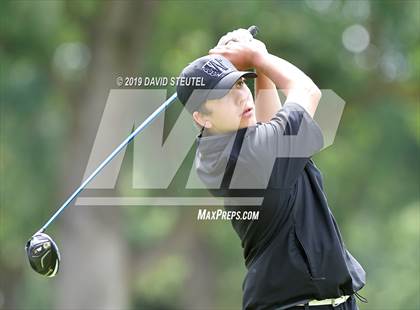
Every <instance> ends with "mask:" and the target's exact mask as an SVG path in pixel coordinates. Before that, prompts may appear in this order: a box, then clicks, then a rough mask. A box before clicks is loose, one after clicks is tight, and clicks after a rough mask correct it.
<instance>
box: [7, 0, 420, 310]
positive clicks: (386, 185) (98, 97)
mask: <svg viewBox="0 0 420 310" xmlns="http://www.w3.org/2000/svg"><path fill="white" fill-rule="evenodd" d="M0 7H1V9H0V19H1V30H0V65H1V86H0V87H1V141H0V147H1V154H0V155H1V163H0V176H1V179H0V181H1V192H0V193H1V200H0V206H1V213H0V216H1V217H0V219H1V222H0V227H1V249H0V277H1V285H0V308H2V309H71V308H72V309H97V308H108V309H116V308H121V309H239V308H240V306H241V285H242V280H243V276H244V274H245V267H244V264H243V259H242V252H241V246H240V242H239V239H238V238H237V236H236V235H235V233H234V231H233V230H232V227H231V225H230V224H229V223H228V222H226V221H217V222H214V221H208V222H205V223H204V222H198V221H197V220H196V214H197V209H196V208H171V207H119V208H118V207H114V208H112V207H111V208H95V207H92V208H89V207H86V208H77V207H76V208H73V207H72V208H71V209H72V210H70V209H69V210H66V212H65V214H64V215H63V216H62V217H60V218H59V220H57V222H56V223H55V224H54V225H53V227H52V228H51V230H50V231H49V232H50V233H51V234H52V235H53V236H54V238H55V239H56V240H57V241H58V243H59V246H60V249H61V250H62V254H63V262H62V263H63V265H66V266H71V267H68V269H65V267H63V270H62V272H61V273H60V274H59V275H58V276H57V277H56V278H54V279H48V280H47V279H45V278H42V277H40V276H39V275H37V274H35V273H34V272H33V271H32V270H31V269H30V268H29V266H28V264H27V262H26V257H25V253H24V251H23V247H24V244H25V242H26V240H27V239H28V238H29V237H30V236H31V234H32V233H34V232H35V231H36V229H38V228H39V227H40V226H41V225H42V224H43V223H44V221H46V219H47V218H48V217H49V216H50V215H51V214H52V212H53V211H54V210H55V209H56V208H57V207H58V206H59V205H60V203H61V202H62V201H63V200H64V198H65V197H67V195H68V194H69V193H71V192H72V190H73V189H74V188H75V187H76V186H77V185H78V183H79V182H80V180H81V178H82V175H83V171H84V168H85V165H86V163H87V159H88V156H89V152H90V149H91V145H92V142H93V140H94V138H95V134H96V129H97V125H98V121H99V119H100V116H101V115H102V112H103V107H104V104H105V99H106V97H107V95H108V92H109V89H110V88H115V78H116V77H117V76H119V75H122V76H176V75H177V74H178V73H179V72H180V70H181V69H182V68H183V67H184V66H185V65H186V64H187V63H188V62H190V61H191V60H193V59H194V58H197V57H199V56H202V55H204V54H206V52H207V51H208V49H209V48H211V47H212V46H214V45H215V44H216V43H217V41H218V38H219V37H220V36H221V35H223V34H224V33H226V32H228V31H231V30H233V29H236V28H246V27H248V26H249V25H253V24H256V25H258V26H259V28H260V34H259V38H260V39H261V40H262V41H264V42H265V43H266V45H267V47H268V50H269V51H270V52H271V53H272V54H275V55H277V56H279V57H282V58H284V59H286V60H288V61H290V62H292V63H293V64H295V65H297V66H298V67H299V68H301V69H302V70H303V71H304V72H305V73H307V74H308V75H309V76H310V77H311V78H312V79H313V80H314V81H315V83H316V84H317V85H318V86H319V87H320V88H321V89H332V90H334V91H335V92H336V93H337V94H338V95H339V96H340V97H342V98H343V99H344V100H345V101H346V106H345V110H344V114H343V116H342V119H341V123H340V126H339V129H338V132H337V136H336V138H335V141H334V144H333V146H331V147H329V148H327V149H326V150H324V151H323V152H321V153H319V154H317V155H316V156H315V158H314V160H315V162H316V163H317V165H318V167H320V169H321V170H322V172H323V176H324V181H325V189H326V193H327V196H328V199H329V204H330V207H331V209H332V211H333V213H334V215H335V217H336V219H337V221H338V223H339V225H340V229H341V231H342V234H343V237H344V240H345V242H346V245H347V247H348V248H349V250H350V252H351V253H352V254H353V255H354V256H355V257H356V258H357V259H358V260H359V261H360V263H361V264H362V265H363V267H364V268H365V270H366V272H367V285H366V286H365V288H364V289H363V290H362V291H361V294H362V295H363V296H365V297H366V298H367V299H368V300H369V303H368V304H362V303H359V307H360V309H361V310H364V309H366V310H367V309H419V308H420V301H419V296H420V294H419V293H420V270H419V261H420V259H419V258H420V257H419V247H420V240H419V226H420V224H419V216H420V215H419V141H420V139H419V138H420V133H419V94H420V92H419V85H420V84H419V71H420V44H419V35H418V29H419V28H420V27H419V26H420V22H419V21H420V4H419V2H418V1H328V0H325V1H277V2H269V1H243V2H242V1H230V2H225V1H196V2H187V1H160V2H159V1H146V2H142V1H136V2H130V1H3V2H2V4H1V5H0ZM353 25H360V26H361V27H358V28H357V27H356V28H357V29H358V31H359V32H357V31H356V32H353V34H352V33H351V31H350V30H351V29H353V30H354V29H355V28H354V27H353V28H350V30H349V28H348V27H351V26H353ZM360 29H362V30H361V32H360ZM363 29H364V30H363ZM346 30H349V31H350V32H349V31H347V32H346ZM364 31H367V33H368V34H369V40H368V42H366V37H363V34H366V32H364ZM345 33H347V35H348V34H349V33H350V37H348V36H346V35H345ZM351 34H352V35H353V36H352V35H351ZM363 38H364V39H363ZM363 40H364V41H363ZM170 91H172V90H170ZM169 112H170V113H169V116H171V115H172V118H174V115H175V116H176V115H177V111H176V110H171V111H169ZM170 120H171V118H170V117H169V118H168V121H170ZM127 180H129V178H127ZM124 184H125V185H123V186H121V187H122V188H121V189H119V193H121V194H123V193H124V188H125V187H130V184H129V183H128V184H127V183H124ZM86 240H94V241H93V242H90V243H89V246H87V245H86V244H84V243H83V241H86ZM79 245H80V246H79ZM103 253H109V255H107V254H106V255H102V254H103ZM73 257H79V258H80V261H79V260H78V261H77V262H74V263H73V264H72V263H71V262H69V260H70V259H71V260H73ZM79 267H80V268H79ZM290 281H293V279H290Z"/></svg>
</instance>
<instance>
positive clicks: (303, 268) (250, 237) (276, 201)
mask: <svg viewBox="0 0 420 310" xmlns="http://www.w3.org/2000/svg"><path fill="white" fill-rule="evenodd" d="M249 68H253V69H255V73H254V72H252V71H243V70H246V69H249ZM180 77H183V78H186V79H188V78H192V77H195V78H199V79H200V80H201V81H202V82H203V83H201V84H200V85H196V86H194V85H190V86H185V85H184V86H181V85H180V86H178V87H177V94H178V98H179V99H180V101H181V102H182V103H183V104H184V105H185V108H186V109H187V110H188V111H189V112H190V113H191V114H192V117H193V119H194V122H195V123H196V124H197V126H199V128H200V129H201V132H200V135H199V136H198V137H197V142H198V147H197V152H196V158H195V169H196V172H197V174H198V176H199V178H200V179H201V180H202V181H203V182H204V184H206V186H207V187H208V188H209V189H210V190H211V191H212V193H214V194H215V195H217V196H220V195H223V196H224V197H227V198H231V200H230V202H232V201H233V202H234V201H235V199H240V198H250V197H251V198H252V196H253V195H254V196H255V195H256V194H257V195H256V196H260V197H263V198H262V203H260V204H259V205H258V206H254V207H251V206H249V205H248V206H247V205H242V206H241V205H237V204H236V205H235V204H234V203H230V204H226V205H225V208H226V209H228V210H231V211H232V210H234V211H236V212H244V211H245V210H250V209H253V210H258V211H259V217H258V219H253V220H244V219H242V218H241V217H240V216H239V217H235V218H234V219H232V225H233V228H234V229H235V231H236V232H237V234H238V236H239V238H240V239H241V244H242V247H243V249H244V259H245V265H246V267H247V274H246V276H245V279H244V282H243V309H314V310H315V309H346V310H347V309H352V310H354V309H358V307H357V305H356V299H355V297H354V296H357V297H358V298H359V299H360V300H362V301H365V299H364V298H363V297H361V296H360V295H359V294H357V291H358V290H360V289H361V288H362V287H363V286H364V285H365V271H364V270H363V268H362V267H361V265H360V264H359V263H358V262H357V260H356V259H355V258H354V257H353V256H352V255H351V254H350V253H349V251H347V249H346V246H345V244H344V242H343V240H342V237H341V234H340V231H339V228H338V225H337V223H336V221H335V219H334V216H333V215H332V213H331V210H330V208H329V207H328V202H327V199H326V195H325V192H324V189H323V181H322V175H321V172H320V171H319V169H318V168H317V167H316V166H315V164H314V162H313V161H312V159H311V156H312V155H313V154H314V153H316V152H317V151H319V150H320V149H321V148H322V147H323V137H322V132H321V130H320V128H319V126H318V125H317V124H316V122H315V121H314V120H313V116H314V114H315V111H316V109H317V106H318V103H319V100H320V98H321V91H320V90H319V89H318V87H317V86H316V85H315V84H314V82H313V81H312V80H311V79H310V78H309V77H308V76H306V75H305V73H303V72H302V71H301V70H299V69H298V68H296V67H295V66H294V65H292V64H291V63H289V62H287V61H286V60H283V59H281V58H279V57H276V56H274V55H272V54H270V53H269V52H268V51H267V49H266V47H265V44H264V43H262V42H261V41H259V40H256V39H254V38H253V37H252V36H251V34H250V33H249V32H248V31H247V30H245V29H238V30H235V31H233V32H230V33H228V34H226V35H225V36H223V37H222V38H221V39H220V41H219V43H218V45H217V46H216V47H215V48H213V49H211V50H210V52H209V55H207V56H204V57H201V58H199V59H197V60H195V61H193V62H192V63H190V64H189V65H188V66H187V67H186V68H184V70H183V71H182V72H181V74H180ZM247 78H255V102H254V99H253V96H252V93H251V91H250V89H249V88H248V86H247V85H246V83H245V79H247ZM277 89H280V90H281V91H282V92H283V93H284V94H285V96H286V101H285V103H284V105H283V106H281V103H280V100H279V97H278V93H277ZM226 201H227V200H226ZM238 201H240V200H238ZM238 214H240V213H238Z"/></svg>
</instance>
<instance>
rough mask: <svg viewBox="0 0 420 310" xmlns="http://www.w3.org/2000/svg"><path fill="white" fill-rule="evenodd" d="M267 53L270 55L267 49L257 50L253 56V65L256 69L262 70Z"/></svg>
mask: <svg viewBox="0 0 420 310" xmlns="http://www.w3.org/2000/svg"><path fill="white" fill-rule="evenodd" d="M267 55H269V54H268V52H267V51H261V50H257V51H255V52H254V54H253V56H252V67H253V68H255V69H256V70H261V68H262V67H263V64H264V62H265V58H266V57H267Z"/></svg>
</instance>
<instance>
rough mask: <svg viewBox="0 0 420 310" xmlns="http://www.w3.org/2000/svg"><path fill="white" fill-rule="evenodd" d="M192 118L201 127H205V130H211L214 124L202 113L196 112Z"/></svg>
mask: <svg viewBox="0 0 420 310" xmlns="http://www.w3.org/2000/svg"><path fill="white" fill-rule="evenodd" d="M192 117H193V119H194V121H195V122H196V123H197V124H199V125H200V126H201V127H205V128H211V127H212V123H211V121H210V120H209V119H208V118H207V117H206V116H205V115H203V114H202V113H200V112H198V111H194V112H193V114H192Z"/></svg>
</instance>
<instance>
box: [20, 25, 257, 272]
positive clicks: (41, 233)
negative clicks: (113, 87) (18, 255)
mask: <svg viewBox="0 0 420 310" xmlns="http://www.w3.org/2000/svg"><path fill="white" fill-rule="evenodd" d="M248 31H249V32H250V33H251V34H252V36H253V37H255V36H256V35H257V33H258V28H257V26H251V27H249V28H248ZM176 99H177V94H176V93H174V94H173V95H172V96H170V97H169V99H167V100H166V101H165V102H164V103H163V104H162V105H161V106H160V107H159V108H157V109H156V110H155V111H154V112H153V113H152V114H151V115H150V116H149V117H148V118H146V120H145V121H143V123H141V124H140V125H139V126H138V127H137V128H136V129H135V130H134V131H133V132H132V133H131V134H130V135H129V136H128V137H127V138H126V139H125V140H124V141H123V142H122V143H121V144H120V145H119V146H118V147H117V148H116V149H115V150H114V151H113V152H112V153H111V154H110V155H109V156H108V157H107V158H106V159H105V160H104V161H103V162H102V163H101V164H100V165H99V166H98V168H96V169H95V171H93V172H92V174H91V175H89V176H88V177H87V178H86V180H84V181H83V183H82V184H81V185H80V186H79V187H78V188H77V189H76V190H75V191H74V192H73V194H71V195H70V197H69V198H68V199H67V200H66V201H65V202H64V203H63V204H62V205H61V207H60V208H59V209H58V210H57V211H56V212H55V213H54V214H53V215H52V216H51V218H50V219H49V220H48V221H47V222H46V223H45V224H44V226H42V227H41V229H39V230H38V231H37V232H36V233H35V234H34V235H33V236H32V237H31V238H30V239H29V240H28V242H27V243H26V246H25V250H26V254H27V256H28V260H29V264H30V266H31V267H32V269H33V270H35V271H36V272H38V273H39V274H42V275H44V276H47V277H53V276H55V275H56V274H57V272H58V269H59V265H60V252H59V250H58V247H57V245H56V243H55V242H54V241H53V240H52V238H51V237H50V236H48V235H47V234H46V233H45V230H46V229H47V227H48V226H49V225H50V224H51V223H52V222H53V221H54V220H55V219H56V218H57V217H58V216H59V215H60V214H61V212H63V210H64V209H65V208H66V207H68V206H69V205H70V203H71V202H72V201H73V200H74V198H76V197H77V196H78V195H79V194H80V193H81V191H82V190H83V189H84V188H85V187H86V186H87V185H88V184H89V182H90V181H92V179H93V178H94V177H95V176H96V175H97V174H98V173H99V172H100V171H101V170H102V169H103V168H104V167H105V166H106V165H107V164H108V163H109V162H110V161H111V160H112V159H113V158H114V157H115V156H116V155H117V154H118V153H119V152H120V151H121V150H122V149H123V148H124V147H126V146H127V145H128V144H129V143H130V142H131V141H132V140H133V139H134V137H135V136H137V134H139V133H140V132H141V131H142V130H143V129H144V128H146V127H147V126H148V125H149V124H151V123H152V122H153V120H154V119H155V118H156V117H157V116H158V115H159V114H160V113H161V112H162V111H164V110H166V108H167V107H168V106H170V105H171V104H172V103H173V102H174V101H175V100H176Z"/></svg>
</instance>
